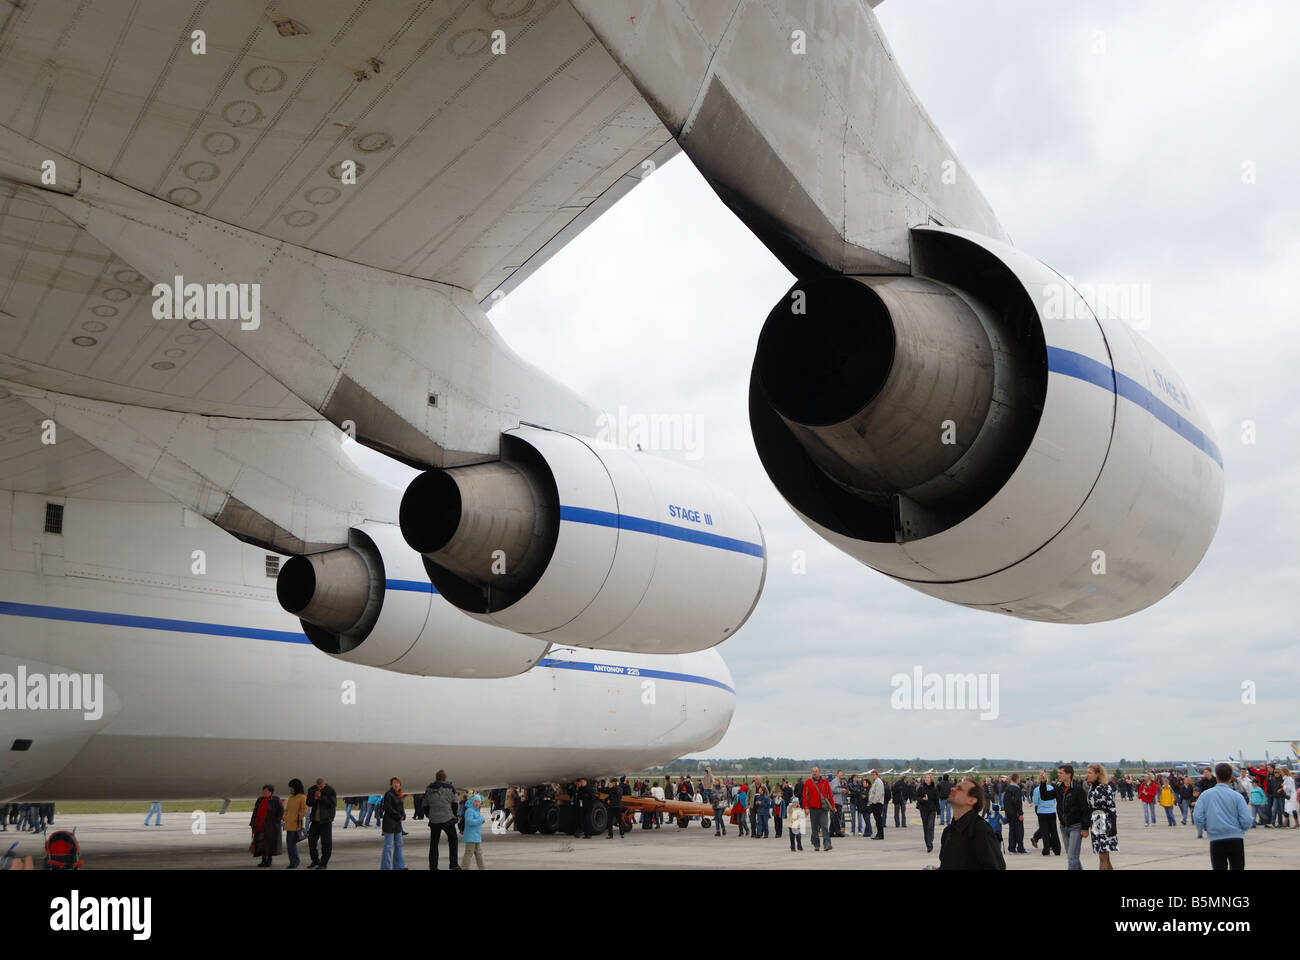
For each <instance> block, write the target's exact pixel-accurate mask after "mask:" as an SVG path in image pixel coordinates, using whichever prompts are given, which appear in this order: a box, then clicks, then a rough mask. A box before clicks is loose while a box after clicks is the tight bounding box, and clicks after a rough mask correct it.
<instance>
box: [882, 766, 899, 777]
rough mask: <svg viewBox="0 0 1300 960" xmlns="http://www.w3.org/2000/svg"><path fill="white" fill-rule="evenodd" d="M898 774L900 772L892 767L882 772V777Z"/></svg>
mask: <svg viewBox="0 0 1300 960" xmlns="http://www.w3.org/2000/svg"><path fill="white" fill-rule="evenodd" d="M897 772H898V771H897V770H895V769H894V768H893V767H890V768H889V769H888V770H884V771H882V772H881V776H888V775H889V774H891V773H897Z"/></svg>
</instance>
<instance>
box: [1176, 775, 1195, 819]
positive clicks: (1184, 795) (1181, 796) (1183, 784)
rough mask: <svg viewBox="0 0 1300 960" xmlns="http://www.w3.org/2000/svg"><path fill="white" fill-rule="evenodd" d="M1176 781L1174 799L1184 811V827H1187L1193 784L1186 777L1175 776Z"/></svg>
mask: <svg viewBox="0 0 1300 960" xmlns="http://www.w3.org/2000/svg"><path fill="white" fill-rule="evenodd" d="M1173 781H1174V799H1175V800H1177V801H1178V809H1179V810H1181V811H1182V814H1183V822H1182V826H1184V827H1185V826H1187V815H1188V814H1189V813H1190V812H1191V804H1192V784H1191V781H1190V780H1188V779H1187V778H1186V777H1180V776H1175V777H1174V778H1173Z"/></svg>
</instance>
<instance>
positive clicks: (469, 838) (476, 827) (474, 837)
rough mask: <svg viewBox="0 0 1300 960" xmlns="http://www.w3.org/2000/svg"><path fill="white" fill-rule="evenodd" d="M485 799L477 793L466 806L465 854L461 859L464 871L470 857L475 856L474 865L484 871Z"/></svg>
mask: <svg viewBox="0 0 1300 960" xmlns="http://www.w3.org/2000/svg"><path fill="white" fill-rule="evenodd" d="M482 806H483V798H482V797H480V796H479V795H478V794H477V793H476V794H473V795H472V796H471V797H470V798H469V803H467V804H466V805H465V837H464V842H465V854H464V856H462V857H461V858H460V868H461V869H462V870H465V869H468V867H469V855H470V854H471V853H472V854H474V863H475V864H476V865H477V866H478V868H479V869H480V870H482V869H483V812H482V810H481V807H482Z"/></svg>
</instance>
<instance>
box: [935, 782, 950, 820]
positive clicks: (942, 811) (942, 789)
mask: <svg viewBox="0 0 1300 960" xmlns="http://www.w3.org/2000/svg"><path fill="white" fill-rule="evenodd" d="M938 790H939V825H940V826H944V825H945V824H948V823H951V822H952V807H951V806H949V805H948V794H949V793H951V792H952V781H951V780H949V779H948V774H946V773H945V774H944V775H943V776H942V777H941V778H940V780H939V783H938Z"/></svg>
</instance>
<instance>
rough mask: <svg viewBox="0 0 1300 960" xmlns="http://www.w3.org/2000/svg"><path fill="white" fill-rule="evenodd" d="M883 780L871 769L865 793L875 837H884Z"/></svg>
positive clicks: (880, 838) (879, 838)
mask: <svg viewBox="0 0 1300 960" xmlns="http://www.w3.org/2000/svg"><path fill="white" fill-rule="evenodd" d="M885 801H886V796H885V781H884V780H883V779H881V776H880V774H879V773H877V772H876V771H875V770H872V771H871V789H870V791H869V792H868V795H867V802H868V803H870V804H871V817H872V819H874V820H875V821H876V835H875V839H877V840H884V839H885Z"/></svg>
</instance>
